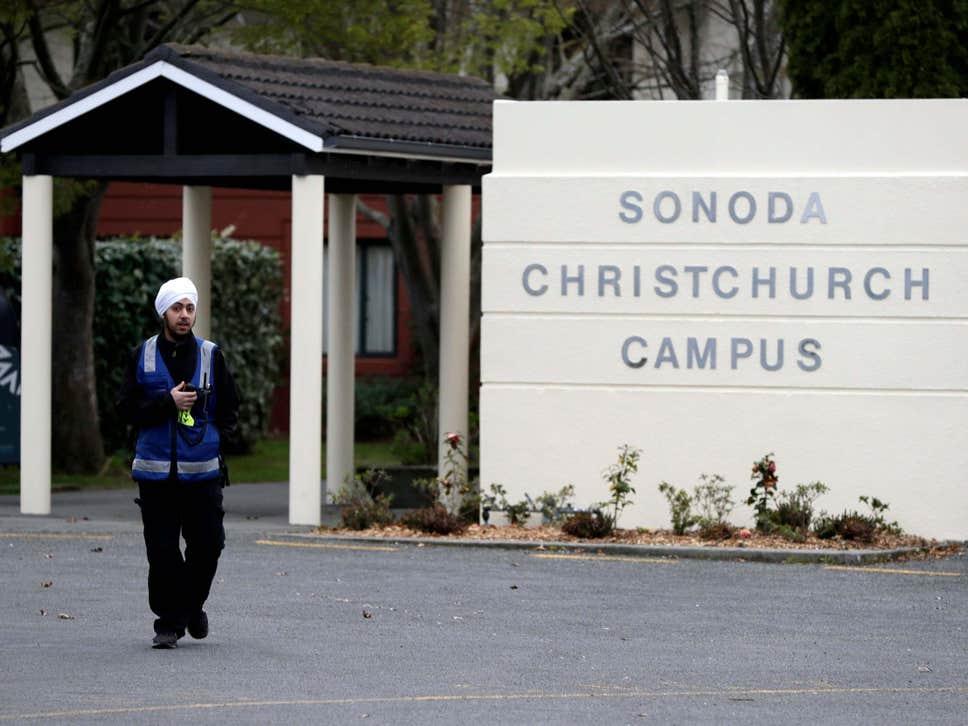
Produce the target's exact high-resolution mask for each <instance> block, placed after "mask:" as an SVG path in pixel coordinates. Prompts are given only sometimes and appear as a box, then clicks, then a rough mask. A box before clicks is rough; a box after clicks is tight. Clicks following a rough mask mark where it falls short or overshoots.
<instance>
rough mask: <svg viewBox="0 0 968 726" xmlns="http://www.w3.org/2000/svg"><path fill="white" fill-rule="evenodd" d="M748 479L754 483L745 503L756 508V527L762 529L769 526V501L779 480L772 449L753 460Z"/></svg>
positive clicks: (774, 493) (773, 495) (772, 497)
mask: <svg viewBox="0 0 968 726" xmlns="http://www.w3.org/2000/svg"><path fill="white" fill-rule="evenodd" d="M750 479H752V480H753V481H754V482H755V483H754V484H753V488H752V489H750V495H749V497H748V498H747V499H746V503H747V504H748V505H750V506H751V507H753V509H755V510H756V528H757V529H759V530H761V531H762V530H765V529H768V528H769V526H770V502H772V501H773V500H774V497H775V496H776V485H777V482H778V481H779V477H778V476H777V473H776V462H775V461H773V452H772V451H771V452H770V453H769V454H766V455H765V456H763V457H762V458H761V459H760V460H759V461H755V462H753V473H752V474H751V475H750Z"/></svg>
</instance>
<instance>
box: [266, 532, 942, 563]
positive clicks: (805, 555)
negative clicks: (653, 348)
mask: <svg viewBox="0 0 968 726" xmlns="http://www.w3.org/2000/svg"><path fill="white" fill-rule="evenodd" d="M271 537H272V539H273V540H275V541H279V542H285V541H291V542H294V543H295V542H306V541H314V542H319V543H321V544H346V545H376V544H380V545H395V546H408V545H409V546H417V545H421V546H425V547H476V548H480V549H495V550H518V551H527V552H548V553H551V552H554V553H563V554H567V553H573V554H585V555H601V556H602V557H603V558H607V557H609V556H616V557H617V556H621V557H640V558H642V559H647V558H649V559H651V558H656V557H664V558H668V559H695V560H733V561H746V562H773V563H780V564H785V563H791V564H792V563H813V564H836V565H868V564H875V563H878V562H891V561H893V560H897V559H900V558H902V557H908V556H911V555H916V554H918V553H921V552H925V551H927V549H928V548H926V547H898V548H895V549H889V550H825V549H824V550H817V549H809V550H807V549H755V548H748V547H692V546H678V545H638V544H620V543H612V542H602V543H595V542H535V541H531V540H482V539H443V538H437V537H397V538H391V537H363V536H353V535H334V534H320V533H318V532H274V533H273V534H272V535H271Z"/></svg>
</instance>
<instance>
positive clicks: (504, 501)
mask: <svg viewBox="0 0 968 726" xmlns="http://www.w3.org/2000/svg"><path fill="white" fill-rule="evenodd" d="M483 503H484V507H485V508H486V509H487V511H488V512H490V511H492V510H494V511H499V512H504V513H505V514H507V517H508V522H510V523H511V524H513V525H518V524H524V523H525V522H526V521H527V520H528V515H529V514H530V513H531V510H532V509H533V506H534V505H533V502H532V501H531V497H529V496H528V495H527V494H525V495H524V499H522V500H520V501H519V502H516V503H514V504H511V503H510V502H509V501H508V498H507V490H506V489H505V488H504V487H503V486H501V485H500V484H491V493H490V494H487V495H485V496H484V498H483Z"/></svg>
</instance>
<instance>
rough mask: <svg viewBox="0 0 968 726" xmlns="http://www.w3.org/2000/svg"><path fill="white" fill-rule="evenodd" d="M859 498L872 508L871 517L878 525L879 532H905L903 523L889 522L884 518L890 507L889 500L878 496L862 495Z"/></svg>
mask: <svg viewBox="0 0 968 726" xmlns="http://www.w3.org/2000/svg"><path fill="white" fill-rule="evenodd" d="M858 499H859V500H860V501H861V502H863V503H864V504H866V505H867V506H868V507H869V508H870V510H871V513H870V515H869V516H870V518H871V519H872V520H873V522H874V525H875V526H876V527H877V531H878V532H884V533H886V534H904V530H902V529H901V525H899V524H898V523H897V522H888V521H887V520H886V519H884V512H886V511H887V510H888V509H890V506H888V504H887V502H882V501H881V500H880V499H878V498H877V497H867V496H862V497H858Z"/></svg>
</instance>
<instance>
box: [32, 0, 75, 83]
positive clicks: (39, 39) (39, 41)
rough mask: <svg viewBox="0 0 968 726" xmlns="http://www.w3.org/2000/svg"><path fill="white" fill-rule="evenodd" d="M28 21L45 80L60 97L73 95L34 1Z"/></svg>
mask: <svg viewBox="0 0 968 726" xmlns="http://www.w3.org/2000/svg"><path fill="white" fill-rule="evenodd" d="M27 23H28V27H29V28H30V41H31V45H32V46H33V49H34V56H35V57H36V58H37V64H38V66H39V67H40V73H41V75H42V76H43V78H44V81H45V82H46V83H47V85H48V86H49V87H50V90H51V92H52V93H53V94H54V96H56V97H57V98H58V99H64V98H67V97H68V96H69V95H71V89H70V88H68V87H67V84H65V83H64V81H63V79H62V78H61V76H60V73H58V72H57V67H56V66H55V65H54V60H53V58H51V55H50V46H48V45H47V36H46V34H45V32H44V27H43V25H42V24H41V21H40V11H39V10H38V9H37V6H36V5H35V4H34V3H33V2H31V3H30V16H29V18H28V21H27Z"/></svg>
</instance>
